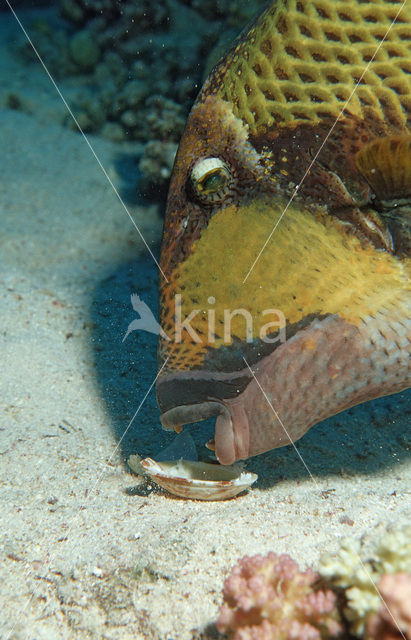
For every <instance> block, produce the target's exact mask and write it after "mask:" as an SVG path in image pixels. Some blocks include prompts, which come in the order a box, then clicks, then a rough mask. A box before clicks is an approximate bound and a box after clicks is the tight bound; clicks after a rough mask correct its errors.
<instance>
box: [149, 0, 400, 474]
mask: <svg viewBox="0 0 411 640" xmlns="http://www.w3.org/2000/svg"><path fill="white" fill-rule="evenodd" d="M323 4H324V7H325V8H324V7H323V10H322V14H320V13H318V12H317V13H315V11H314V9H313V8H312V7H313V6H314V5H313V3H311V2H308V1H303V0H302V1H301V2H298V3H291V2H275V3H271V4H270V5H269V6H268V7H267V8H266V10H265V11H263V13H262V14H261V15H260V16H259V17H258V18H257V19H256V20H255V21H254V22H253V23H252V25H251V26H250V27H249V29H248V30H247V31H246V32H245V33H244V34H243V35H242V36H240V38H239V39H238V40H237V41H236V42H235V43H234V45H233V47H232V48H231V49H230V51H229V52H228V53H227V55H226V56H225V57H224V58H223V59H222V60H221V61H220V63H219V64H218V65H217V67H216V68H215V69H214V70H213V71H212V73H211V74H210V76H209V78H208V79H207V81H206V83H205V85H204V87H203V89H202V91H201V93H200V95H199V97H198V99H197V101H196V103H195V104H194V107H193V109H192V111H191V114H190V116H189V118H188V121H187V124H186V128H185V131H184V134H183V137H182V140H181V143H180V146H179V149H178V152H177V156H176V160H175V166H174V170H173V175H172V179H171V184H170V190H169V196H168V202H167V211H166V218H165V225H164V232H163V241H162V249H161V258H160V266H161V276H160V324H161V327H162V334H161V335H160V338H159V351H158V353H159V367H160V368H159V375H158V379H157V399H158V404H159V407H160V411H161V420H162V424H163V426H164V427H165V428H167V429H172V428H177V429H178V428H180V426H181V425H182V424H186V423H191V422H197V421H199V420H203V419H206V418H208V417H210V416H214V415H216V416H217V419H216V427H215V438H214V441H213V442H212V443H210V447H213V448H214V447H215V451H216V455H217V458H218V459H219V461H220V462H221V463H222V464H231V463H232V462H234V461H235V460H237V459H245V458H248V457H250V456H252V455H255V454H258V453H261V452H263V451H267V450H270V449H273V448H275V447H279V446H283V445H287V444H290V442H294V441H295V440H297V439H298V438H299V437H301V436H302V435H303V434H304V433H305V432H306V431H307V430H308V429H309V428H310V427H311V426H312V425H314V424H316V423H317V422H319V421H320V420H322V419H324V418H326V417H328V416H330V415H333V414H335V413H337V412H339V411H342V410H344V409H346V408H347V407H350V406H353V405H354V404H357V403H359V402H363V401H365V400H369V399H371V398H374V397H378V396H381V395H384V394H388V393H393V392H395V391H399V390H400V389H403V388H405V387H406V386H408V385H409V381H410V370H409V362H410V358H409V350H410V326H409V323H410V321H409V318H410V309H409V301H410V284H409V275H410V273H409V272H410V240H409V238H410V234H409V228H410V227H409V224H410V210H411V209H410V195H411V173H410V168H411V156H410V150H411V144H410V136H409V129H408V128H407V127H408V123H407V110H408V109H409V104H408V102H407V101H409V95H410V93H411V89H410V86H409V85H410V80H409V75H407V74H406V73H405V71H404V69H403V67H404V64H403V63H402V66H401V64H400V63H398V60H397V58H396V57H394V56H392V63H391V66H390V65H385V74H386V79H387V81H386V83H385V85H384V82H381V78H380V75H381V74H380V75H378V73H377V71H378V68H376V67H373V66H372V63H371V64H370V65H369V67H368V68H367V70H366V72H364V75H363V78H362V79H363V83H362V84H361V85H360V84H359V83H358V65H356V64H355V62H356V58H355V55H357V56H358V55H359V54H358V51H356V47H355V42H356V41H357V40H358V38H360V36H361V38H362V39H364V37H365V36H364V33H365V32H366V31H365V30H366V29H368V31H369V33H371V34H373V33H374V32H372V30H371V31H370V27H369V25H370V24H371V22H370V21H367V20H366V16H364V15H363V14H364V7H363V5H362V4H361V3H356V2H353V3H351V4H352V5H353V11H354V13H355V15H357V14H358V16H357V18H358V19H357V22H355V20H353V19H350V21H349V22H348V25H349V26H347V20H346V18H347V16H345V15H343V14H344V12H343V11H342V10H339V9H338V7H337V5H335V4H333V3H323ZM399 4H400V3H398V5H399ZM367 7H368V5H367ZM393 7H394V8H395V7H396V4H395V3H393V2H389V3H388V2H387V3H386V5H384V7H383V9H381V10H379V11H380V13H381V15H380V14H379V21H380V23H381V24H383V25H384V24H386V26H387V29H388V28H389V26H390V24H391V21H392V13H393ZM313 12H314V13H313ZM354 17H355V16H354ZM351 18H352V16H351ZM404 24H405V25H410V24H411V20H403V21H402V22H401V23H400V27H399V28H397V26H398V25H397V26H396V25H394V27H392V29H391V33H392V37H391V41H390V45H389V46H390V47H391V49H393V48H395V46H397V47H398V48H399V49H401V47H404V46H405V45H404V42H405V43H409V38H408V39H407V34H406V33H405V32H406V30H407V29H408V31H410V27H409V26H408V27H407V26H404ZM296 25H297V26H296ZM401 25H402V26H401ZM297 27H298V28H297ZM357 31H358V34H357ZM347 34H348V35H347ZM373 37H374V36H372V37H371V36H370V39H371V40H373ZM356 38H357V40H356ZM336 39H338V42H339V43H340V45H339V47H336V45H335V42H336ZM362 41H363V40H360V42H362ZM374 41H375V46H377V45H378V42H379V41H378V39H377V37H375V38H374ZM344 43H345V44H344ZM347 43H348V44H347ZM395 43H396V44H395ZM343 45H344V46H343ZM381 46H382V47H383V46H384V44H383V45H381ZM387 46H388V45H387ZM407 46H408V45H407ZM371 48H372V47H370V50H371ZM358 50H359V48H358ZM401 50H402V49H401ZM353 52H354V53H353ZM396 65H397V66H396ZM365 66H366V62H364V68H365ZM401 69H402V71H401ZM392 78H395V82H396V83H397V84H396V85H395V87H393V82H392ZM407 83H408V84H407ZM381 141H382V142H381ZM407 172H408V173H407ZM382 180H385V183H384V185H385V186H384V185H382ZM384 203H385V205H384ZM384 206H385V207H386V208H385V209H384Z"/></svg>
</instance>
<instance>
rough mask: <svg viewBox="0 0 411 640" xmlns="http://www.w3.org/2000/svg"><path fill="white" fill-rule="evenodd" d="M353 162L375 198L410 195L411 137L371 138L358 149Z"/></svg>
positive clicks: (383, 198) (388, 198) (392, 198)
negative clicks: (370, 140) (371, 139)
mask: <svg viewBox="0 0 411 640" xmlns="http://www.w3.org/2000/svg"><path fill="white" fill-rule="evenodd" d="M355 163H356V165H357V169H358V171H359V172H360V173H361V175H362V176H363V177H364V178H365V180H366V181H367V182H368V184H369V185H370V187H371V189H372V190H373V191H374V193H375V195H376V196H377V198H378V199H379V200H384V201H385V200H394V199H396V198H405V197H407V196H409V195H411V136H409V135H402V136H388V137H386V138H378V139H376V140H373V141H372V142H370V143H368V144H366V145H365V146H364V147H363V148H362V149H360V151H358V153H357V154H356V156H355Z"/></svg>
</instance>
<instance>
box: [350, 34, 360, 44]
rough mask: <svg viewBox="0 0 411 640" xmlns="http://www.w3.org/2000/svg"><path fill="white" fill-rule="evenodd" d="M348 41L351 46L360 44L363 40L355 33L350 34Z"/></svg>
mask: <svg viewBox="0 0 411 640" xmlns="http://www.w3.org/2000/svg"><path fill="white" fill-rule="evenodd" d="M348 39H349V41H350V42H352V44H355V43H356V42H362V41H363V39H362V38H361V37H360V36H359V35H357V34H356V33H352V34H350V35H349V36H348Z"/></svg>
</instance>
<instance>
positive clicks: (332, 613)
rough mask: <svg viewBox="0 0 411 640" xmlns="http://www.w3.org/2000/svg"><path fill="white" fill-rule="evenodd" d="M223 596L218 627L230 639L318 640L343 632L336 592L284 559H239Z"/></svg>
mask: <svg viewBox="0 0 411 640" xmlns="http://www.w3.org/2000/svg"><path fill="white" fill-rule="evenodd" d="M223 595H224V604H223V605H222V607H221V610H220V615H219V617H218V620H217V629H218V630H219V631H220V633H227V634H228V635H229V637H230V638H232V640H320V638H329V637H333V636H337V635H339V634H340V633H341V631H342V627H341V625H340V623H339V618H338V612H337V608H336V596H335V594H334V593H333V592H332V591H330V590H327V591H323V590H321V589H320V588H319V587H318V575H317V574H316V573H314V572H313V571H312V570H311V569H307V570H306V571H303V572H301V571H300V570H299V567H298V565H297V563H296V562H295V561H294V560H293V559H292V558H290V556H288V555H281V556H278V555H276V554H275V553H273V552H270V553H269V554H268V555H267V556H265V557H263V556H261V555H257V556H253V557H248V556H245V557H244V558H241V559H240V560H239V563H238V565H236V566H235V567H234V568H233V569H232V572H231V575H230V576H229V577H228V578H227V579H226V581H225V582H224V591H223Z"/></svg>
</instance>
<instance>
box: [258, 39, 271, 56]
mask: <svg viewBox="0 0 411 640" xmlns="http://www.w3.org/2000/svg"><path fill="white" fill-rule="evenodd" d="M260 49H261V52H262V53H263V54H264V55H265V56H267V58H270V57H271V55H272V53H273V46H272V44H271V40H268V39H267V40H264V42H262V43H261V47H260Z"/></svg>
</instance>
